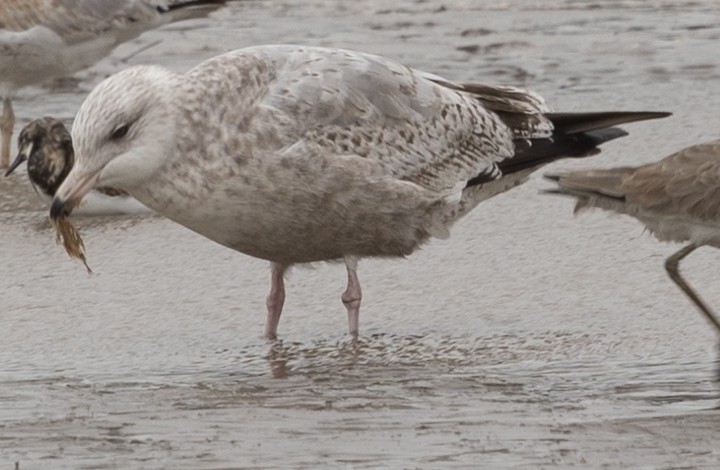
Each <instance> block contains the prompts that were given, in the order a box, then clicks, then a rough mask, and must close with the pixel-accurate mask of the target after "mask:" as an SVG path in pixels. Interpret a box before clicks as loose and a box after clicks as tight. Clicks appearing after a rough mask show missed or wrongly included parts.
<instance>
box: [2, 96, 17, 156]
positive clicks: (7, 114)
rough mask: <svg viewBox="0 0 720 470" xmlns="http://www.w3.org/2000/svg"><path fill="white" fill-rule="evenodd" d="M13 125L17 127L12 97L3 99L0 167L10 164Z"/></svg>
mask: <svg viewBox="0 0 720 470" xmlns="http://www.w3.org/2000/svg"><path fill="white" fill-rule="evenodd" d="M13 127H15V114H14V113H13V109H12V103H10V98H5V99H4V100H3V114H2V123H0V131H2V136H1V137H0V140H1V141H2V150H1V151H0V168H7V167H8V166H10V144H11V142H12V133H13Z"/></svg>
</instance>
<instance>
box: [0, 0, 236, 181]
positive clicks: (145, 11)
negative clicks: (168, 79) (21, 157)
mask: <svg viewBox="0 0 720 470" xmlns="http://www.w3.org/2000/svg"><path fill="white" fill-rule="evenodd" d="M226 1H228V0H2V2H0V98H1V99H2V100H3V115H2V122H0V129H1V130H2V136H1V137H2V138H1V139H0V140H2V147H1V149H0V168H6V167H7V166H8V164H9V161H10V144H11V136H12V131H13V127H14V124H15V116H14V113H13V109H12V104H11V101H10V100H11V97H12V94H13V92H14V91H15V90H16V89H17V88H19V87H23V86H28V85H35V84H38V83H41V82H43V81H46V80H50V79H54V78H59V77H63V76H67V75H70V74H72V73H75V72H77V71H79V70H82V69H85V68H87V67H90V66H91V65H93V64H94V63H95V62H97V61H99V60H100V59H102V58H103V57H105V56H106V55H108V54H109V53H110V52H112V50H113V49H115V48H116V47H117V46H118V45H120V44H121V43H123V42H125V41H129V40H130V39H133V38H135V37H137V36H139V35H140V34H142V33H143V32H145V31H147V30H150V29H153V28H157V27H159V26H162V25H164V24H167V23H171V22H174V21H180V20H185V19H190V18H197V17H201V16H205V15H207V14H208V13H210V12H212V11H215V10H216V9H218V8H219V7H220V6H222V5H223V4H225V3H226ZM229 1H232V0H229Z"/></svg>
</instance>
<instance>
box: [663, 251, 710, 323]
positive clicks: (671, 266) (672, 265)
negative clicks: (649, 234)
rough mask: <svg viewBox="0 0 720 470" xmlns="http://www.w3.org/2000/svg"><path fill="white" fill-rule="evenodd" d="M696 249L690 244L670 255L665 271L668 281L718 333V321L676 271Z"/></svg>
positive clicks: (666, 261)
mask: <svg viewBox="0 0 720 470" xmlns="http://www.w3.org/2000/svg"><path fill="white" fill-rule="evenodd" d="M697 248H698V246H697V245H695V244H692V243H691V244H690V245H688V246H686V247H685V248H683V249H681V250H679V251H678V252H676V253H675V254H673V255H671V256H670V257H669V258H668V259H667V260H665V269H666V270H667V272H668V274H669V275H670V279H672V280H673V281H674V282H675V284H677V285H678V287H680V289H682V290H683V292H685V294H686V295H687V296H688V297H690V300H692V301H693V303H695V305H696V306H697V308H699V309H700V311H701V312H702V313H703V314H704V315H705V317H707V319H708V320H710V323H712V324H713V325H715V328H716V329H717V330H718V332H720V321H718V319H717V317H715V314H714V313H713V312H712V310H710V308H709V307H708V306H707V305H705V303H704V302H703V301H702V299H700V297H699V296H698V295H697V294H696V293H695V291H694V290H693V289H692V288H691V287H690V285H689V284H688V283H687V281H685V279H683V277H682V276H681V275H680V271H678V266H679V264H680V261H681V260H682V259H683V258H685V257H686V256H687V255H689V254H690V253H692V252H693V251H695V250H696V249H697Z"/></svg>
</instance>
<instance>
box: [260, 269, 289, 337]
mask: <svg viewBox="0 0 720 470" xmlns="http://www.w3.org/2000/svg"><path fill="white" fill-rule="evenodd" d="M286 269H287V266H283V265H281V264H278V263H270V272H271V284H270V293H269V294H268V296H267V302H266V305H267V320H266V321H265V337H266V338H267V339H277V329H278V324H279V323H280V314H281V313H282V309H283V304H284V303H285V279H284V278H283V276H284V275H285V270H286Z"/></svg>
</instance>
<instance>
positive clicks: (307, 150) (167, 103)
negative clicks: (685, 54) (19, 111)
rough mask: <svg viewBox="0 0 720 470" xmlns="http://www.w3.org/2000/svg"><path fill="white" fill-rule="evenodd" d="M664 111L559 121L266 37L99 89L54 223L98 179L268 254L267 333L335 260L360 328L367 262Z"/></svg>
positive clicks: (518, 102) (505, 93) (358, 59)
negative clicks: (321, 265)
mask: <svg viewBox="0 0 720 470" xmlns="http://www.w3.org/2000/svg"><path fill="white" fill-rule="evenodd" d="M665 115H666V114H665V113H599V114H552V113H549V110H548V108H547V107H546V105H545V103H544V102H543V100H542V99H541V98H540V97H539V96H537V95H535V94H534V93H531V92H526V91H522V90H518V89H515V88H509V87H490V86H484V85H479V84H460V83H453V82H450V81H447V80H445V79H442V78H440V77H438V76H435V75H431V74H427V73H424V72H421V71H417V70H413V69H410V68H408V67H404V66H402V65H400V64H397V63H395V62H393V61H391V60H388V59H385V58H382V57H378V56H373V55H368V54H362V53H357V52H350V51H345V50H339V49H323V48H309V47H300V46H259V47H253V48H248V49H242V50H238V51H234V52H230V53H227V54H224V55H221V56H218V57H216V58H213V59H210V60H208V61H206V62H203V63H202V64H200V65H199V66H197V67H196V68H194V69H192V70H190V71H189V72H187V73H186V74H184V75H179V74H175V73H172V72H170V71H167V70H165V69H162V68H159V67H147V66H140V67H134V68H130V69H127V70H125V71H123V72H120V73H118V74H116V75H114V76H112V77H110V78H109V79H107V80H106V81H104V82H103V83H101V84H100V85H99V86H98V87H97V88H96V89H95V90H94V91H93V92H92V93H91V94H90V95H89V96H88V98H87V99H86V101H85V102H84V103H83V105H82V107H81V108H80V111H79V112H78V115H77V116H76V121H75V125H74V126H73V142H74V144H75V147H76V162H75V166H74V167H73V169H72V171H71V172H70V174H69V175H68V177H67V179H66V180H65V181H64V183H63V184H62V185H61V187H60V188H59V190H58V192H57V194H56V197H55V200H54V202H53V205H52V208H51V216H53V217H60V216H63V215H65V214H66V213H68V212H69V211H70V210H71V209H72V207H73V206H74V205H75V204H77V203H78V201H79V200H81V198H82V197H83V195H84V194H85V193H86V192H87V191H88V190H89V189H90V188H92V187H93V186H95V185H100V186H112V187H117V188H120V189H123V190H125V191H127V192H128V193H130V194H131V195H132V196H134V197H135V198H137V199H138V200H139V201H141V202H142V203H144V204H145V205H147V206H148V207H150V208H152V209H153V210H155V211H157V212H158V213H160V214H163V215H165V216H167V217H168V218H170V219H172V220H174V221H176V222H178V223H180V224H182V225H184V226H186V227H188V228H190V229H191V230H194V231H196V232H198V233H200V234H202V235H204V236H206V237H208V238H210V239H211V240H214V241H216V242H218V243H220V244H222V245H224V246H227V247H229V248H232V249H235V250H238V251H240V252H243V253H245V254H248V255H251V256H255V257H258V258H261V259H265V260H268V261H270V262H271V266H272V287H271V291H270V295H269V296H268V300H267V308H268V317H267V323H266V328H265V333H266V336H268V337H270V338H274V337H275V336H276V333H277V325H278V322H279V319H280V313H281V310H282V305H283V302H284V298H285V289H284V283H283V282H284V281H283V275H284V273H285V271H286V270H287V268H288V267H289V266H291V265H293V264H296V263H308V262H314V261H326V260H336V259H343V260H344V261H345V264H346V267H347V273H348V284H347V289H346V291H345V292H344V293H343V295H342V301H343V303H344V304H345V306H346V308H347V313H348V323H349V330H350V333H351V334H357V332H358V316H359V308H360V301H361V290H360V283H359V280H358V277H357V273H356V267H357V261H358V259H359V258H363V257H401V256H406V255H409V254H410V253H412V252H413V251H414V250H415V249H417V248H418V247H419V246H421V245H422V244H423V243H425V242H426V241H427V240H428V239H429V238H430V237H433V236H434V237H446V236H447V235H448V229H449V228H450V226H451V225H452V224H453V223H454V222H455V221H456V220H457V219H459V218H460V217H461V216H463V215H464V214H465V213H467V212H468V211H469V210H470V209H472V208H473V207H474V206H475V205H477V204H478V203H479V202H480V201H482V200H484V199H487V198H488V197H491V196H493V195H495V194H498V193H501V192H503V191H505V190H507V189H509V188H511V187H513V186H515V185H517V184H519V183H521V182H522V181H524V179H525V178H526V177H527V175H528V174H529V173H530V172H532V171H533V170H534V169H536V168H537V167H538V166H541V165H543V164H545V163H547V162H549V161H552V160H554V159H557V158H559V157H560V156H563V155H566V156H567V155H570V156H585V155H588V154H592V153H594V152H596V146H597V145H598V144H600V143H602V142H604V141H607V140H609V139H612V138H615V137H619V136H622V135H625V133H624V132H623V131H621V130H619V129H616V128H612V127H610V126H613V125H615V124H618V123H621V122H629V121H634V120H640V119H651V118H657V117H662V116H665ZM608 127H610V128H608Z"/></svg>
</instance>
